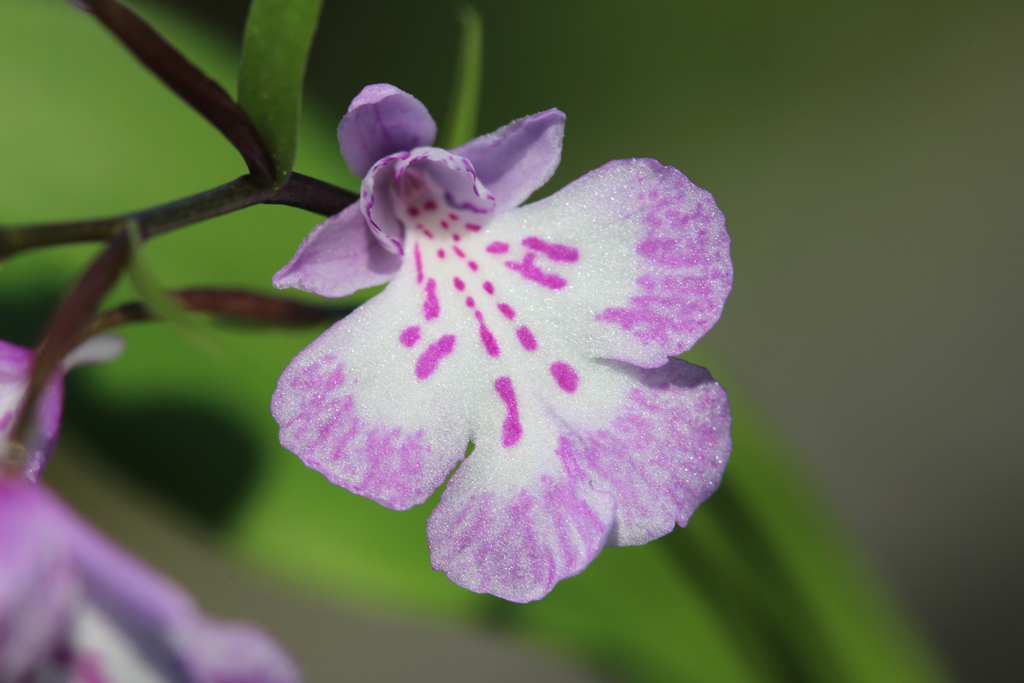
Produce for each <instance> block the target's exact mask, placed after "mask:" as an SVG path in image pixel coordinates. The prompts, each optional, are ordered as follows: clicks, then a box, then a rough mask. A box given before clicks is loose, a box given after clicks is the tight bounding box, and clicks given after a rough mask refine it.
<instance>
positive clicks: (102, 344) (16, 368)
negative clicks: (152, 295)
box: [0, 335, 124, 481]
mask: <svg viewBox="0 0 1024 683" xmlns="http://www.w3.org/2000/svg"><path fill="white" fill-rule="evenodd" d="M123 350H124V342H123V341H122V340H121V338H120V337H114V336H110V335H97V336H94V337H90V338H89V339H87V340H86V341H85V342H83V343H82V344H80V345H79V346H78V347H76V348H75V349H74V350H72V351H71V353H69V354H68V355H67V357H65V358H64V362H63V363H61V366H60V367H59V368H58V369H57V372H55V373H54V377H53V379H51V380H50V383H49V384H48V385H47V386H46V389H45V390H44V391H43V393H42V395H41V396H40V397H39V400H38V401H37V402H36V412H35V416H34V418H35V419H34V420H33V422H32V424H31V425H30V428H29V432H28V434H27V435H26V437H25V439H24V441H25V443H24V446H25V448H26V453H24V455H23V458H22V460H23V467H22V471H23V472H24V474H25V476H26V477H28V478H29V479H31V480H32V481H38V480H39V477H40V476H42V473H43V470H44V469H45V468H46V463H47V462H48V461H49V459H50V456H51V455H52V454H53V449H54V447H55V446H56V445H57V435H58V433H59V432H60V416H61V412H62V410H63V406H64V373H66V372H67V371H68V370H71V369H72V368H74V367H77V366H79V365H83V364H87V363H104V362H106V361H109V360H112V359H114V358H116V357H117V356H119V355H121V352H122V351H123ZM33 358H34V355H33V353H32V349H26V348H24V347H21V346H18V345H17V344H11V343H10V342H5V341H3V340H0V457H3V456H4V454H5V453H6V449H7V447H8V439H9V437H10V432H11V430H12V429H13V428H14V423H15V421H16V419H17V416H18V411H19V410H20V408H21V403H22V400H23V399H24V397H25V392H26V391H27V390H28V383H29V379H30V377H29V374H30V373H31V372H32V361H33Z"/></svg>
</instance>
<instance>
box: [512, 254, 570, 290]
mask: <svg viewBox="0 0 1024 683" xmlns="http://www.w3.org/2000/svg"><path fill="white" fill-rule="evenodd" d="M536 259H537V255H536V254H534V253H530V254H527V255H526V257H525V258H523V262H522V263H516V262H515V261H505V265H506V266H508V267H509V268H510V269H512V270H514V271H516V272H517V273H519V274H520V275H522V276H523V277H524V278H526V279H527V280H531V281H533V282H536V283H537V284H539V285H542V286H544V287H547V288H548V289H562V288H563V287H565V285H566V284H568V283H567V282H566V281H565V278H563V277H561V276H559V275H555V274H554V273H545V272H544V271H543V270H541V269H540V268H538V267H537V266H535V265H534V263H533V262H534V261H535V260H536Z"/></svg>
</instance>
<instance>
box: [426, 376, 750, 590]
mask: <svg viewBox="0 0 1024 683" xmlns="http://www.w3.org/2000/svg"><path fill="white" fill-rule="evenodd" d="M508 379H509V381H510V387H511V386H515V388H516V390H515V396H516V404H515V409H516V412H517V413H518V414H519V415H518V418H519V419H520V420H521V422H522V425H523V426H522V428H521V433H520V438H519V441H518V443H515V444H513V445H512V447H509V446H508V445H507V444H506V442H504V441H502V436H503V433H502V431H501V430H497V429H491V430H484V429H481V428H480V426H482V425H478V427H477V429H476V430H475V431H474V434H475V437H474V438H475V439H476V443H477V448H476V449H475V450H474V451H473V453H472V455H470V457H469V459H468V460H467V461H466V462H465V463H464V464H463V465H462V466H461V467H460V468H459V470H458V471H457V472H456V473H455V475H454V476H452V478H451V480H450V482H449V484H448V487H447V489H446V490H445V492H444V494H443V495H442V496H441V502H440V504H439V505H438V507H437V509H436V510H435V511H434V513H433V514H432V515H431V517H430V519H429V520H428V522H427V537H428V539H429V540H430V547H431V559H432V563H433V565H434V568H435V569H438V570H441V571H444V572H445V574H447V575H448V577H449V578H450V579H451V580H452V581H454V582H455V583H457V584H459V585H460V586H463V587H465V588H468V589H470V590H473V591H476V592H488V593H493V594H495V595H497V596H499V597H503V598H505V599H508V600H513V601H516V602H526V601H529V600H536V599H539V598H541V597H543V596H544V595H546V594H547V593H548V592H549V591H550V590H551V588H552V587H553V586H554V584H555V583H556V582H557V581H559V580H561V579H563V578H566V577H568V576H572V575H574V574H577V573H579V572H580V571H582V569H583V568H584V567H585V566H586V565H587V564H589V563H590V561H591V560H593V558H594V557H595V556H596V555H597V554H598V552H600V550H601V548H602V547H603V546H604V545H635V544H640V543H646V542H647V541H649V540H652V539H654V538H657V537H659V536H663V535H665V534H667V533H668V532H669V531H671V530H672V529H673V528H674V527H675V525H676V523H677V522H678V523H679V524H682V525H685V524H686V522H687V520H688V519H689V517H690V515H691V514H692V513H693V511H694V510H695V509H696V507H697V506H698V505H699V504H700V503H701V502H703V501H704V500H705V499H707V497H708V496H710V495H711V493H712V492H714V490H715V489H716V488H717V487H718V484H719V482H720V481H721V476H722V471H723V470H724V468H725V464H726V461H727V460H728V456H729V449H730V447H731V442H730V439H729V422H730V421H729V408H728V400H727V398H726V396H725V392H724V391H723V390H722V389H721V387H720V386H719V385H718V384H716V383H715V382H714V381H713V380H712V379H711V376H710V375H709V374H708V372H707V371H706V370H704V369H703V368H699V367H697V366H694V365H690V364H689V363H686V362H685V361H681V360H676V359H672V360H671V361H669V363H668V364H666V365H665V366H664V367H662V368H657V369H654V370H644V369H640V368H636V367H633V366H630V365H627V364H624V363H618V362H615V361H589V362H585V361H584V362H579V361H574V363H573V364H572V365H570V364H569V363H565V362H556V363H552V364H551V367H550V375H547V376H538V375H537V373H531V372H528V371H526V372H523V371H520V372H514V375H513V376H512V377H509V378H508ZM476 403H477V404H478V405H480V406H481V412H483V411H484V410H486V406H487V405H488V401H487V397H481V398H478V399H477V401H476ZM494 403H497V402H496V401H491V404H492V407H493V404H494ZM481 417H483V416H482V415H478V416H476V418H477V420H476V421H477V422H480V421H482V420H481V419H480V418H481ZM497 419H498V418H497V417H495V416H492V417H491V418H490V420H491V422H495V421H496V420H497Z"/></svg>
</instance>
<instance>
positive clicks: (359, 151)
mask: <svg viewBox="0 0 1024 683" xmlns="http://www.w3.org/2000/svg"><path fill="white" fill-rule="evenodd" d="M436 136H437V124H435V123H434V119H432V118H431V117H430V113H429V112H428V111H427V108H426V107H425V106H423V103H422V102H420V101H419V100H417V99H416V98H415V97H413V96H412V95H410V94H408V93H406V92H403V91H401V90H399V89H398V88H396V87H395V86H393V85H388V84H386V83H379V84H377V85H368V86H366V87H365V88H363V90H362V92H360V93H359V94H358V95H357V96H356V98H355V99H354V100H352V104H350V105H349V107H348V113H347V114H345V116H344V118H342V119H341V123H340V124H338V143H339V144H340V146H341V154H342V156H344V157H345V163H347V164H348V167H349V170H351V171H352V173H354V174H355V175H356V176H357V177H359V178H362V177H363V176H365V175H366V172H367V171H369V170H370V167H371V166H373V165H374V164H375V163H376V162H378V161H379V160H381V159H383V158H384V157H386V156H388V155H391V154H394V153H395V152H404V151H408V150H410V149H412V148H414V147H426V146H427V145H430V144H433V142H434V138H435V137H436Z"/></svg>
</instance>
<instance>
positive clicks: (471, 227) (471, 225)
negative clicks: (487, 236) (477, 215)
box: [466, 223, 483, 232]
mask: <svg viewBox="0 0 1024 683" xmlns="http://www.w3.org/2000/svg"><path fill="white" fill-rule="evenodd" d="M481 227H483V226H480V225H477V224H476V223H466V230H471V231H472V232H480V228H481Z"/></svg>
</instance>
